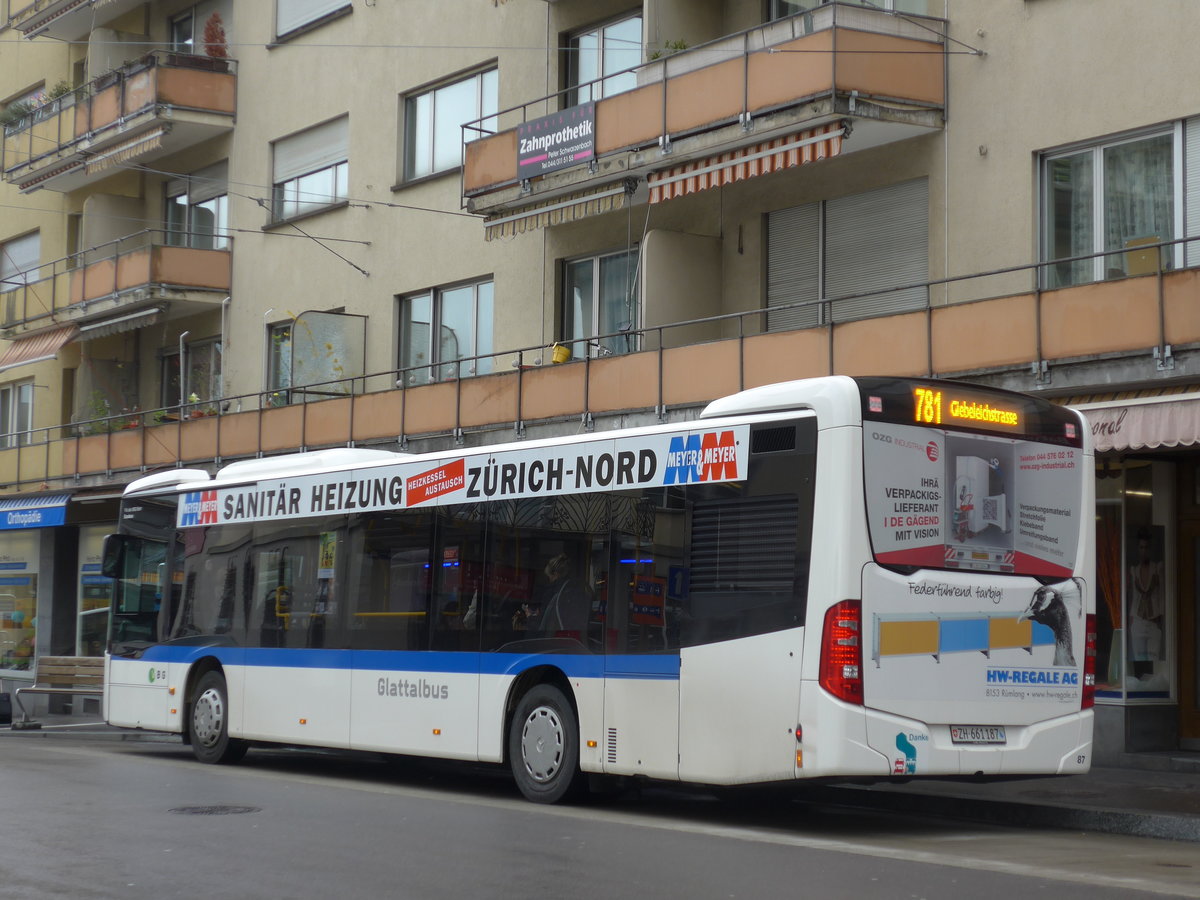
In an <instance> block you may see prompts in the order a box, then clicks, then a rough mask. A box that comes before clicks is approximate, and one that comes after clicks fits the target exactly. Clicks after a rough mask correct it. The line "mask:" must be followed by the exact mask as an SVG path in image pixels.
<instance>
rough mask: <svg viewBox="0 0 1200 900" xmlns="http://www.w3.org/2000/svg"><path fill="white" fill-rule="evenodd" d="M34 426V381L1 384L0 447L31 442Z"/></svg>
mask: <svg viewBox="0 0 1200 900" xmlns="http://www.w3.org/2000/svg"><path fill="white" fill-rule="evenodd" d="M31 428H33V382H32V381H23V382H21V383H19V384H6V385H3V386H0V447H4V448H8V447H18V446H21V447H23V446H25V445H26V444H28V443H29V437H30V435H29V430H30V429H31Z"/></svg>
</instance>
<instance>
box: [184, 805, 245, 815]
mask: <svg viewBox="0 0 1200 900" xmlns="http://www.w3.org/2000/svg"><path fill="white" fill-rule="evenodd" d="M169 811H170V812H173V813H179V815H181V816H238V815H241V814H242V813H255V812H262V810H261V809H259V808H258V807H257V806H176V807H175V808H174V809H172V810H169Z"/></svg>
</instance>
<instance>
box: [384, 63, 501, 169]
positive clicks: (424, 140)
mask: <svg viewBox="0 0 1200 900" xmlns="http://www.w3.org/2000/svg"><path fill="white" fill-rule="evenodd" d="M471 81H474V82H475V99H474V104H473V108H472V109H471V110H468V112H467V113H466V115H465V116H464V118H463V119H462V120H461V121H460V122H458V123H457V124H456V125H455V126H454V127H455V128H456V129H457V130H458V138H457V139H456V140H455V141H454V146H455V148H456V149H457V151H458V152H457V157H458V159H457V161H456V162H455V163H454V164H453V165H448V164H447V165H443V166H442V167H441V168H439V162H438V154H439V141H438V136H439V125H438V107H437V102H438V95H439V94H443V93H445V92H448V91H450V90H452V89H454V88H458V87H461V86H462V85H464V84H467V83H468V82H471ZM489 81H490V87H489V84H488V82H489ZM489 90H490V91H491V96H490V97H489V96H488V91H489ZM426 98H428V99H429V101H430V104H431V106H430V109H429V110H428V112H422V111H421V110H420V109H419V106H420V105H421V102H422V101H423V100H425V99H426ZM499 105H500V67H499V66H498V65H497V64H496V62H495V61H494V60H493V61H492V62H491V63H489V64H486V65H483V66H480V67H478V68H476V69H473V70H471V71H468V72H465V73H460V74H458V75H455V76H452V77H450V78H446V79H443V80H441V81H438V82H436V83H434V84H430V85H426V86H424V87H421V88H418V89H417V90H414V91H410V92H408V93H407V94H404V95H402V96H401V109H402V117H401V118H402V121H403V134H402V143H401V147H402V148H403V152H402V154H401V155H402V159H401V165H400V172H401V182H402V183H408V182H414V181H421V180H423V179H426V178H437V177H439V176H441V175H448V174H450V173H453V172H457V171H459V170H460V169H461V168H462V165H463V148H464V147H465V146H466V145H467V144H469V143H471V141H472V140H477V139H478V138H479V137H482V136H483V135H484V134H485V133H489V132H490V133H494V132H496V131H498V130H499V118H498V112H499ZM451 115H455V114H454V113H451ZM426 120H428V121H426ZM467 122H474V123H477V124H478V126H479V129H480V130H479V132H478V134H477V135H476V137H475V138H471V139H467V138H466V136H465V135H464V134H463V132H462V126H463V125H465V124H466V123H467ZM418 129H420V130H418ZM421 132H427V134H424V135H423V134H422V133H421ZM418 143H421V144H425V145H426V146H424V147H422V148H420V149H418V147H417V144H418ZM448 149H449V148H447V147H442V148H441V150H442V152H443V153H445V152H446V151H447V150H448ZM422 158H424V159H426V160H427V163H424V164H422V165H420V166H418V164H417V163H418V160H421V159H422Z"/></svg>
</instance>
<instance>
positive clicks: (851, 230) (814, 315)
mask: <svg viewBox="0 0 1200 900" xmlns="http://www.w3.org/2000/svg"><path fill="white" fill-rule="evenodd" d="M928 278H929V182H928V180H927V179H925V178H918V179H915V180H913V181H904V182H901V183H899V184H893V185H888V186H887V187H882V188H876V189H875V190H871V191H865V192H863V193H861V194H851V195H849V196H847V197H838V198H836V199H834V200H823V201H819V202H817V203H808V204H805V205H804V206H795V207H791V208H789V209H780V210H775V211H774V212H772V213H770V214H769V215H768V216H767V307H768V310H769V313H768V316H767V328H768V330H770V331H787V330H790V329H793V328H807V327H811V326H814V325H825V324H828V323H829V322H830V321H833V322H847V321H851V320H854V319H866V318H870V317H872V316H886V315H895V314H896V313H900V312H907V311H909V310H914V309H924V308H925V307H926V305H927V303H928V297H929V290H928V287H927V286H926V285H925V284H924V282H926V281H927V280H928ZM906 285H911V287H904V286H906ZM902 287H903V288H904V289H903V290H897V288H902ZM875 290H878V291H880V292H881V293H876V294H872V291H875ZM826 298H830V302H827V303H821V302H818V301H821V300H824V299H826ZM839 298H845V299H839Z"/></svg>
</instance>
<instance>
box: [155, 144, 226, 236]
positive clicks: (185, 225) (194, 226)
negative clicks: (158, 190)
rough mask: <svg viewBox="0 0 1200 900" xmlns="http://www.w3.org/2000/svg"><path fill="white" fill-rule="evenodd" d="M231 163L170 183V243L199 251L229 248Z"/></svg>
mask: <svg viewBox="0 0 1200 900" xmlns="http://www.w3.org/2000/svg"><path fill="white" fill-rule="evenodd" d="M227 173H228V164H227V163H224V162H222V163H218V164H217V165H215V166H210V167H208V168H207V169H201V170H200V171H199V172H195V173H193V174H192V175H189V176H187V177H185V178H173V179H171V181H169V182H167V188H166V211H165V213H164V215H163V219H164V221H165V222H166V226H167V243H168V244H169V245H171V246H173V247H192V248H193V249H197V250H227V249H229V197H228V194H227V191H228V188H227V184H228V181H229V179H228V174H227Z"/></svg>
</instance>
